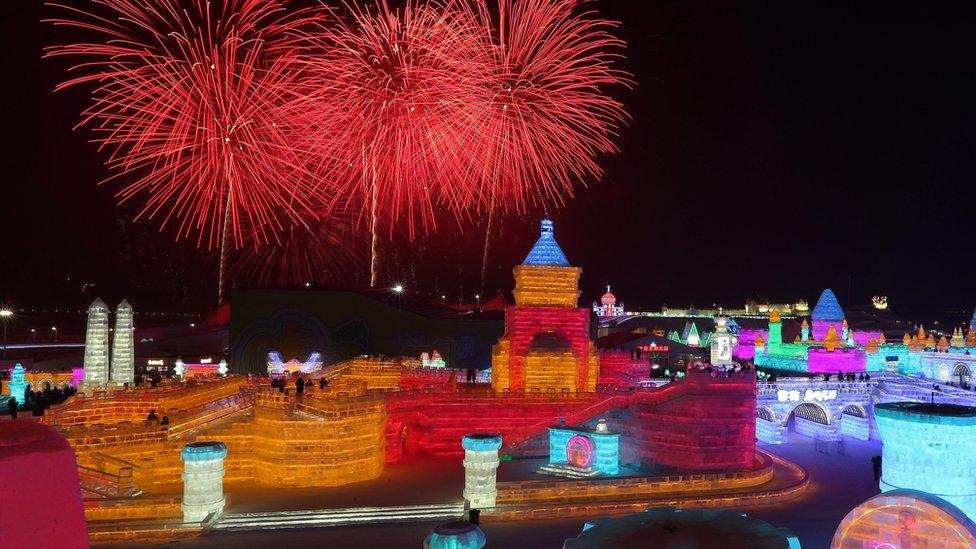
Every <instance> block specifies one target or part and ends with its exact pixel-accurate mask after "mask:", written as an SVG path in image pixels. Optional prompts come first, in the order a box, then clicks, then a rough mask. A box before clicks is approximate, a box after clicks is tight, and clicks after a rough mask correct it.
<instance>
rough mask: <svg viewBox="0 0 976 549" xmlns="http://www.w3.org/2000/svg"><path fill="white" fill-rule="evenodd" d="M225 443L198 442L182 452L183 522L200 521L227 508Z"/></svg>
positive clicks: (187, 446)
mask: <svg viewBox="0 0 976 549" xmlns="http://www.w3.org/2000/svg"><path fill="white" fill-rule="evenodd" d="M226 457H227V446H226V445H225V444H224V443H222V442H194V443H193V444H187V445H186V446H184V447H183V450H182V452H180V459H182V460H183V522H200V521H201V520H203V519H205V518H207V516H209V515H210V514H211V513H216V514H218V515H219V514H220V513H222V512H223V510H224V503H225V499H224V458H226Z"/></svg>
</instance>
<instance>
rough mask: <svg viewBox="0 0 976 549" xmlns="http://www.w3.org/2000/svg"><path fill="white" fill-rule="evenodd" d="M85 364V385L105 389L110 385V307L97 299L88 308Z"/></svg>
mask: <svg viewBox="0 0 976 549" xmlns="http://www.w3.org/2000/svg"><path fill="white" fill-rule="evenodd" d="M83 364H84V368H85V385H87V386H92V387H104V386H105V385H106V384H107V383H108V307H106V306H105V302H104V301H102V300H101V299H97V298H96V299H95V301H93V302H92V304H91V306H90V307H88V328H87V330H86V332H85V359H84V362H83Z"/></svg>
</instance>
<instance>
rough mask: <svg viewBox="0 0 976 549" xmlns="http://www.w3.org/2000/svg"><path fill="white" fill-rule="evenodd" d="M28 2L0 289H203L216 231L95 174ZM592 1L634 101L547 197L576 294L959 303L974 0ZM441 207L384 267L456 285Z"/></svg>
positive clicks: (502, 279)
mask: <svg viewBox="0 0 976 549" xmlns="http://www.w3.org/2000/svg"><path fill="white" fill-rule="evenodd" d="M39 4H40V3H39V2H34V1H27V0H19V1H16V2H10V3H6V4H4V10H3V12H4V13H3V15H2V17H3V20H2V25H3V26H2V32H0V40H2V41H3V45H2V48H0V55H2V56H3V62H4V67H5V75H6V77H5V78H4V83H5V85H4V86H3V88H2V90H3V91H2V93H3V95H4V98H3V102H2V104H3V105H4V108H3V109H2V112H0V116H2V118H3V127H4V128H5V130H6V131H4V132H3V140H4V144H3V145H4V146H3V150H4V154H3V163H4V166H3V174H4V178H3V189H4V192H3V195H2V196H3V200H2V207H0V211H2V212H3V215H2V218H3V221H2V226H3V232H4V235H5V236H4V239H3V243H4V245H3V251H2V256H0V257H2V274H0V300H2V301H5V302H10V303H13V304H15V305H16V306H18V307H33V306H42V307H53V306H73V307H74V306H79V305H81V304H83V303H84V302H85V300H86V299H87V297H85V296H84V295H83V294H82V292H81V289H82V285H83V284H85V283H92V284H94V285H95V290H94V292H93V293H94V294H97V295H100V296H102V297H103V298H105V299H106V300H108V301H109V302H116V301H117V300H118V299H120V298H121V297H126V298H128V299H129V300H130V301H131V302H132V303H133V305H134V306H135V307H136V309H137V310H140V309H141V310H143V311H146V310H167V311H194V312H197V311H200V312H203V311H207V310H208V309H210V308H212V306H213V305H214V301H215V296H216V253H215V252H206V251H197V250H195V249H193V247H192V245H191V244H190V243H174V242H173V234H172V233H171V232H167V233H163V234H160V233H159V232H158V231H157V229H156V227H154V226H153V224H152V222H138V223H133V222H131V218H132V216H133V215H134V213H135V208H133V207H131V206H129V207H118V206H116V205H115V203H114V198H113V192H114V190H116V189H117V187H110V186H102V187H98V186H97V183H98V181H99V180H101V179H102V178H104V177H105V175H106V172H105V170H104V169H103V167H102V164H101V156H100V155H99V154H98V153H97V151H96V150H95V148H94V146H93V145H91V144H90V143H88V142H87V139H88V137H89V136H90V134H88V133H87V132H85V131H73V130H72V126H73V125H74V124H75V123H77V121H78V119H79V112H80V110H81V108H82V106H83V105H84V102H85V94H84V92H83V91H82V90H71V91H69V92H66V93H59V94H54V93H53V92H52V89H53V87H54V85H55V84H56V82H57V81H58V80H59V79H60V78H62V77H63V74H64V73H63V70H64V65H63V64H61V63H58V62H51V61H42V60H41V48H42V47H43V46H44V45H46V44H51V43H53V42H54V41H56V40H57V38H58V37H57V35H56V34H55V32H54V30H53V29H51V28H47V27H45V26H43V25H41V24H40V23H39V19H40V18H41V17H42V15H43V13H42V12H43V9H42V7H41V6H40V5H39ZM843 4H854V5H843ZM594 5H595V6H596V7H597V8H598V9H600V10H601V12H602V13H603V14H604V15H605V16H608V17H610V18H614V19H617V20H620V21H622V23H623V25H622V29H621V35H622V36H623V38H624V39H625V40H626V41H627V42H628V44H629V51H628V55H629V60H628V62H627V68H628V69H629V70H631V71H632V72H633V73H634V74H635V76H636V80H637V82H638V85H637V88H636V89H635V90H633V91H630V92H622V93H621V94H620V97H621V99H622V100H624V102H625V104H626V105H627V108H628V110H629V111H630V113H631V114H632V115H633V121H632V123H631V124H630V126H629V127H628V128H627V129H625V130H624V132H623V134H622V135H621V137H620V139H619V140H618V143H619V145H620V147H621V154H620V155H618V156H613V157H607V158H604V159H602V160H601V163H602V165H603V166H605V167H606V175H605V177H604V179H603V181H601V182H591V183H590V184H589V186H588V187H587V188H585V189H581V190H580V191H579V192H578V193H577V196H576V197H575V198H574V199H571V200H570V201H569V203H568V205H567V206H566V207H565V208H562V209H558V210H556V209H555V208H553V211H552V212H551V213H552V216H553V219H554V220H555V222H556V237H557V239H558V240H559V242H560V243H561V244H562V246H563V249H564V250H565V251H566V254H567V256H568V257H569V259H570V261H571V262H572V263H573V264H575V265H578V266H580V267H582V268H583V290H584V292H583V298H582V302H584V303H587V304H588V303H589V301H591V300H592V299H596V298H598V297H599V295H600V294H601V293H602V289H603V286H604V285H606V284H612V285H613V289H614V293H615V294H616V295H617V296H618V297H620V298H622V299H623V300H624V301H625V302H627V304H628V306H629V308H638V307H641V308H657V307H659V306H660V305H661V304H662V303H668V304H671V305H679V304H689V303H693V304H695V305H698V306H706V305H711V304H712V303H719V304H724V305H729V306H739V305H741V303H742V302H743V301H744V300H746V299H749V298H768V299H770V300H773V301H777V302H779V301H793V300H796V299H798V298H805V299H807V300H811V301H812V300H815V299H816V297H817V296H818V295H819V293H820V291H821V290H822V289H823V288H825V287H832V288H833V289H834V290H835V292H836V293H837V295H838V297H839V298H840V300H841V302H842V304H844V305H848V304H851V303H853V304H857V305H863V304H867V302H868V299H869V298H870V296H871V295H874V294H886V295H887V296H888V297H889V302H890V303H891V304H892V308H893V309H894V310H896V311H899V312H903V313H905V314H906V315H911V314H921V313H922V312H925V313H932V312H936V311H946V310H955V311H958V310H970V311H971V310H972V308H973V306H974V305H976V277H974V276H973V275H972V273H973V263H974V261H973V258H974V257H976V254H974V252H976V240H974V238H976V235H974V231H973V229H974V224H973V220H974V212H976V207H974V206H976V205H974V202H973V194H974V193H973V192H972V189H973V185H974V184H973V172H974V170H973V161H974V159H976V133H974V128H976V116H974V112H976V110H974V107H973V105H974V102H976V85H974V79H976V38H974V36H976V35H974V34H973V29H974V28H976V14H974V11H973V8H971V7H964V4H959V5H951V4H948V3H939V4H938V5H934V6H933V5H926V6H924V9H923V5H921V4H914V5H911V6H910V7H900V6H899V4H898V3H870V4H869V3H860V2H858V3H822V2H817V3H814V2H805V3H801V2H769V3H759V2H738V3H733V2H715V3H701V2H667V3H661V2H654V1H643V0H641V1H638V0H601V1H599V2H595V3H594ZM542 213H543V212H542V210H540V211H537V212H533V213H532V214H531V215H529V216H527V217H526V218H524V219H520V218H517V217H512V218H507V219H505V220H504V221H503V223H502V225H501V231H502V237H501V239H498V240H495V241H494V242H493V246H494V250H495V252H496V253H493V254H492V256H491V261H492V269H491V270H490V273H489V284H488V286H489V290H488V291H487V292H486V293H491V292H492V290H495V289H500V290H505V291H508V290H510V289H511V286H512V283H513V282H512V276H511V268H512V266H514V264H516V263H518V262H519V261H520V260H521V259H522V258H523V257H524V254H525V253H526V252H527V251H528V249H529V247H530V246H531V245H532V242H533V240H534V238H535V234H537V230H538V229H537V227H538V219H539V217H540V216H541V215H542ZM444 220H445V221H444V222H442V223H441V226H440V228H439V232H438V233H437V234H435V235H432V236H430V237H427V238H424V239H421V240H420V241H417V242H413V243H410V242H405V241H397V242H394V243H388V244H386V245H385V250H386V255H385V256H384V257H385V261H386V263H385V265H384V278H385V279H387V280H388V281H389V282H390V283H391V284H392V283H393V282H395V281H400V282H404V283H406V284H407V285H408V288H409V289H410V290H411V291H415V292H418V293H428V292H429V293H435V292H436V293H437V294H442V293H445V294H448V295H449V296H450V298H451V299H457V298H458V297H459V296H462V297H465V298H466V299H468V300H470V299H471V297H470V296H471V295H472V294H474V293H475V292H476V291H478V281H479V278H480V277H479V273H480V267H481V246H482V234H483V231H484V224H483V223H480V224H479V223H476V222H471V223H467V224H465V225H464V226H463V227H462V229H461V230H459V229H457V228H453V227H451V223H450V219H449V217H447V216H446V214H445V217H444ZM459 232H460V233H461V234H457V233H459ZM362 249H363V250H364V251H365V250H366V248H365V246H363V247H362ZM351 268H352V269H354V270H355V269H358V271H356V272H355V274H356V275H357V276H350V275H347V276H346V277H345V278H344V279H339V280H336V279H329V278H328V277H326V276H323V279H322V282H323V283H347V284H358V285H362V284H363V283H364V282H365V281H366V280H367V279H368V273H367V271H366V268H365V262H363V264H362V265H359V266H356V265H353V266H351ZM849 290H850V291H851V292H852V293H851V294H850V295H849Z"/></svg>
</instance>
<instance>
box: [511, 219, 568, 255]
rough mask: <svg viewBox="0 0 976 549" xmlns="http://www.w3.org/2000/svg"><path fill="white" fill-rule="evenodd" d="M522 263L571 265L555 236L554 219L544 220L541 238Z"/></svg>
mask: <svg viewBox="0 0 976 549" xmlns="http://www.w3.org/2000/svg"><path fill="white" fill-rule="evenodd" d="M522 265H545V266H552V267H569V261H568V260H567V259H566V254H564V253H563V250H562V248H560V247H559V243H558V242H556V237H555V236H553V225H552V220H550V219H549V218H548V217H546V218H544V219H543V220H542V229H541V231H540V234H539V240H536V241H535V246H532V250H531V251H530V252H529V255H527V256H525V261H523V262H522Z"/></svg>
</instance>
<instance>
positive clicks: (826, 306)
mask: <svg viewBox="0 0 976 549" xmlns="http://www.w3.org/2000/svg"><path fill="white" fill-rule="evenodd" d="M810 316H811V317H813V319H814V320H836V321H838V322H839V321H841V320H844V310H843V309H841V308H840V303H838V302H837V296H835V295H834V292H833V291H831V290H830V288H827V289H826V290H824V291H823V293H822V294H820V299H819V300H818V301H817V306H816V307H814V308H813V314H812V315H810Z"/></svg>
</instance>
